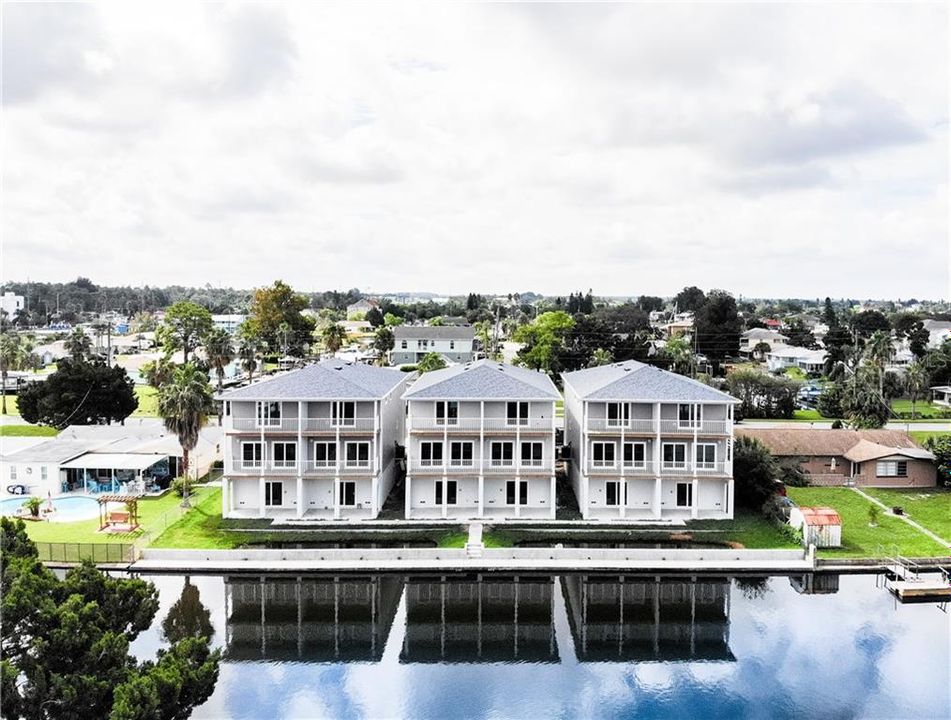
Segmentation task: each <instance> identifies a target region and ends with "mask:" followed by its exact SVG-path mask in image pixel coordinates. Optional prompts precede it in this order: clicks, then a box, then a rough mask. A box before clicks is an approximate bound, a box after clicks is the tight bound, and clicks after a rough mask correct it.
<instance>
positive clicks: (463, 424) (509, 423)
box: [410, 415, 552, 434]
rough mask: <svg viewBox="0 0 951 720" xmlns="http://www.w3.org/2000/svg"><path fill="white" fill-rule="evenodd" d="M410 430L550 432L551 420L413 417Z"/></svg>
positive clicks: (471, 432)
mask: <svg viewBox="0 0 951 720" xmlns="http://www.w3.org/2000/svg"><path fill="white" fill-rule="evenodd" d="M410 430H412V431H420V432H450V433H455V432H465V433H470V434H473V433H478V432H480V431H482V430H484V431H485V432H508V433H513V434H514V433H515V431H516V430H518V431H519V432H545V431H547V432H551V430H552V419H551V418H518V419H515V418H512V419H509V418H504V417H502V418H499V417H487V418H485V420H484V421H482V420H480V419H479V418H470V417H463V418H445V419H443V418H431V417H419V416H415V415H414V416H413V417H412V418H411V425H410Z"/></svg>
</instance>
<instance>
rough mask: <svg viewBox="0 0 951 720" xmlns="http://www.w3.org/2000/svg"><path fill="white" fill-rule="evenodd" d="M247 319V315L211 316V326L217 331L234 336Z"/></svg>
mask: <svg viewBox="0 0 951 720" xmlns="http://www.w3.org/2000/svg"><path fill="white" fill-rule="evenodd" d="M247 317H248V316H247V315H212V316H211V324H212V325H214V326H215V328H217V329H219V330H224V331H225V332H226V333H228V334H229V335H234V334H235V332H237V330H238V327H239V326H240V325H241V323H243V322H244V321H245V320H246V319H247Z"/></svg>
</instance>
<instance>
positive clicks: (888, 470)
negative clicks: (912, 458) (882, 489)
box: [875, 460, 908, 477]
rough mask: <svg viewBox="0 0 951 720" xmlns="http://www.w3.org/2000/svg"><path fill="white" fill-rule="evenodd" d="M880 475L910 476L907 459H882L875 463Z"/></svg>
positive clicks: (876, 473)
mask: <svg viewBox="0 0 951 720" xmlns="http://www.w3.org/2000/svg"><path fill="white" fill-rule="evenodd" d="M875 475H876V476H878V477H908V461H907V460H881V461H879V462H877V463H876V464H875Z"/></svg>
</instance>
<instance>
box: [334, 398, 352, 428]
mask: <svg viewBox="0 0 951 720" xmlns="http://www.w3.org/2000/svg"><path fill="white" fill-rule="evenodd" d="M348 406H352V407H353V414H352V415H351V416H350V417H347V412H346V411H347V407H348ZM356 424H357V404H356V402H354V401H353V400H335V401H334V402H332V403H330V425H331V427H353V426H354V425H356Z"/></svg>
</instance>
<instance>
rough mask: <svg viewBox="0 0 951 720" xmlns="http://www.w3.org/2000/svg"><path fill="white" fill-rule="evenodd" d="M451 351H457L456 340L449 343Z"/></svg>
mask: <svg viewBox="0 0 951 720" xmlns="http://www.w3.org/2000/svg"><path fill="white" fill-rule="evenodd" d="M449 349H450V350H455V349H456V341H455V340H450V341H449Z"/></svg>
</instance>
